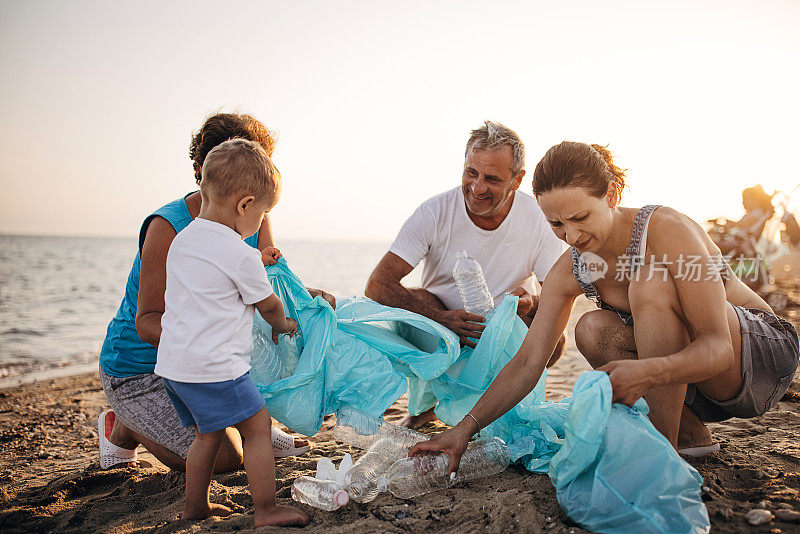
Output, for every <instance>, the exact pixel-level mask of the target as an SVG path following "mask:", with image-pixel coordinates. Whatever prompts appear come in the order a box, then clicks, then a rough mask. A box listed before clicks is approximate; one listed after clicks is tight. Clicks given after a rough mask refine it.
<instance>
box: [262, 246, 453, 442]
mask: <svg viewBox="0 0 800 534" xmlns="http://www.w3.org/2000/svg"><path fill="white" fill-rule="evenodd" d="M266 271H267V276H268V278H269V280H270V283H271V284H272V287H273V289H274V290H275V293H276V294H277V295H278V297H279V298H280V299H281V301H282V302H283V305H284V309H285V311H286V314H287V316H289V317H292V318H293V319H295V320H296V321H297V322H298V324H299V325H300V337H298V336H297V335H295V336H294V337H298V340H297V341H294V340H293V339H292V340H287V339H285V338H287V337H288V336H280V337H279V339H280V343H279V344H278V346H275V345H274V344H273V343H272V339H271V337H272V333H271V329H270V326H269V324H267V323H266V322H265V321H264V320H263V319H262V318H261V316H260V314H258V313H256V314H255V320H254V324H253V339H254V342H253V344H254V348H253V355H252V357H251V362H250V363H251V366H252V369H251V371H250V374H251V377H253V380H254V381H255V382H256V386H257V387H258V389H259V391H260V392H261V394H262V396H263V397H264V400H265V402H266V406H267V410H268V411H269V412H270V415H271V416H272V417H274V418H275V419H277V420H278V421H280V422H281V423H283V424H285V425H286V426H287V427H289V428H291V429H292V430H294V431H296V432H299V433H301V434H305V435H313V434H315V433H316V432H317V431H318V430H319V428H320V426H321V425H322V420H323V418H324V417H325V416H326V415H328V414H332V413H336V412H337V411H338V410H339V408H341V407H343V406H350V407H353V408H356V409H357V410H360V411H361V412H363V413H366V414H369V415H370V416H372V417H374V418H375V419H376V420H379V419H380V417H381V415H382V414H383V412H384V411H386V409H387V408H388V407H389V406H391V404H392V403H393V402H394V401H396V400H397V399H398V398H399V397H400V396H401V395H402V394H403V393H405V391H406V376H407V375H413V376H423V377H426V378H427V377H433V376H436V375H437V374H441V373H442V372H444V370H445V369H447V368H448V367H449V366H450V365H451V364H452V363H453V362H454V361H455V359H456V358H457V356H458V339H457V337H456V336H455V334H453V333H452V332H450V331H449V330H447V329H446V328H445V327H443V326H442V325H440V324H438V323H436V322H434V321H432V320H430V319H427V318H425V317H422V316H421V315H417V314H415V313H412V312H409V311H406V310H400V309H396V308H389V307H386V306H381V305H379V304H377V303H375V302H372V301H370V300H369V299H364V298H353V299H342V300H340V301H339V302H338V306H337V310H336V311H334V310H333V309H332V308H331V307H330V305H328V303H327V302H325V300H324V299H322V298H321V297H316V298H311V295H310V294H309V293H308V291H307V290H306V288H305V287H304V286H303V283H302V282H301V281H300V280H299V279H298V278H297V277H296V276H295V275H294V273H292V272H291V270H289V267H288V265H287V263H286V260H285V259H284V258H280V259H279V260H278V263H277V264H276V265H272V266H269V267H267V268H266ZM403 330H405V331H408V332H412V333H413V334H414V336H413V337H414V339H415V341H413V342H410V341H407V340H406V339H405V338H403V337H402V336H401V335H400V334H398V333H397V332H398V331H403ZM276 359H277V361H276ZM292 367H294V370H293V371H292V370H291V368H292Z"/></svg>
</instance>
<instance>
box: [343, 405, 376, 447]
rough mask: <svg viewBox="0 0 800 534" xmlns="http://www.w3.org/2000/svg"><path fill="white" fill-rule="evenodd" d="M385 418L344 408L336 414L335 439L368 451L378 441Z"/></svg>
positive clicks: (348, 407) (347, 407)
mask: <svg viewBox="0 0 800 534" xmlns="http://www.w3.org/2000/svg"><path fill="white" fill-rule="evenodd" d="M382 424H383V417H374V416H371V415H369V414H368V413H366V412H363V411H361V410H359V409H357V408H353V407H352V406H342V407H341V408H339V410H338V411H337V412H336V424H335V425H334V427H333V430H332V431H331V434H332V436H333V439H335V440H336V441H341V442H342V443H347V444H348V445H352V446H353V447H356V448H358V449H367V448H369V446H370V445H372V444H373V443H374V442H375V441H376V440H377V439H378V435H379V434H380V431H381V425H382Z"/></svg>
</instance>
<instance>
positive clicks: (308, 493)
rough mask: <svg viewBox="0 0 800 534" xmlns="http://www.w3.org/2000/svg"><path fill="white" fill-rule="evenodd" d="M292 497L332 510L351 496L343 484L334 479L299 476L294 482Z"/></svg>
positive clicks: (347, 500) (342, 504)
mask: <svg viewBox="0 0 800 534" xmlns="http://www.w3.org/2000/svg"><path fill="white" fill-rule="evenodd" d="M292 499H294V500H295V501H297V502H302V503H305V504H308V505H309V506H313V507H314V508H319V509H321V510H325V511H328V512H332V511H334V510H336V509H338V508H341V507H342V506H344V505H345V504H347V503H348V502H349V500H350V497H349V496H348V495H347V492H346V491H345V490H344V489H342V486H341V484H337V483H336V482H334V481H333V480H319V479H316V478H312V477H308V476H301V477H297V478H296V479H295V481H294V483H293V484H292Z"/></svg>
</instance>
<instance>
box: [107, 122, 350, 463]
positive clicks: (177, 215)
mask: <svg viewBox="0 0 800 534" xmlns="http://www.w3.org/2000/svg"><path fill="white" fill-rule="evenodd" d="M231 138H241V139H247V140H250V141H254V142H256V143H259V144H260V145H261V147H262V148H263V149H264V151H265V152H266V153H267V155H271V154H272V151H273V149H274V147H275V139H274V137H273V134H272V133H271V132H270V131H269V130H268V129H267V128H265V127H264V125H263V124H261V123H260V122H259V121H257V120H256V119H254V118H253V117H251V116H249V115H242V114H231V113H219V114H216V115H212V116H211V117H209V118H208V119H207V120H206V121H205V123H204V124H203V126H202V128H200V130H199V131H198V132H197V133H196V134H194V135H193V136H192V140H191V144H190V146H189V156H190V157H191V159H192V161H193V162H194V173H195V179H196V181H197V183H198V184H200V183H201V182H202V166H203V162H204V160H205V158H206V155H207V154H208V153H209V152H210V151H211V150H212V149H213V148H214V147H215V146H217V145H219V144H220V143H222V142H224V141H227V140H228V139H231ZM200 207H201V195H200V192H199V191H195V192H193V193H189V194H188V195H186V196H185V197H183V198H180V199H178V200H175V201H173V202H170V203H169V204H167V205H165V206H163V207H161V208H160V209H158V210H157V211H155V212H154V213H153V214H151V215H149V216H148V217H147V218H146V219H145V220H144V223H143V224H142V228H141V230H140V232H139V250H138V251H137V253H136V257H135V259H134V261H133V267H131V272H130V275H129V276H128V282H127V285H126V287H125V296H124V297H123V300H122V304H120V307H119V310H117V314H116V316H115V317H114V319H112V321H111V323H110V324H109V325H108V332H107V333H106V339H105V341H104V342H103V347H102V349H101V351H100V382H101V384H102V385H103V390H104V391H105V394H106V398H107V399H108V403H109V404H110V405H111V408H112V409H111V410H107V411H105V412H103V413H101V414H100V418H99V420H98V423H99V424H98V427H99V428H98V430H99V433H100V467H101V468H103V469H107V468H109V467H111V466H113V465H116V464H119V463H131V462H134V461H135V460H136V447H137V446H138V445H139V444H141V445H144V447H145V448H146V449H147V450H148V451H150V452H151V453H152V454H153V456H155V457H156V458H157V459H158V460H159V461H160V462H161V463H163V464H164V465H166V466H167V467H170V468H172V469H178V470H183V469H184V467H185V458H186V454H187V453H188V451H189V446H190V445H191V444H192V441H193V440H194V432H192V431H191V430H189V429H186V428H183V427H182V426H181V424H180V420H179V419H178V415H177V413H176V412H175V408H174V407H173V406H172V403H171V402H170V400H169V397H168V396H167V392H166V391H165V390H164V386H163V383H162V380H161V377H159V376H156V375H155V374H153V367H154V366H155V364H156V347H157V346H158V342H159V338H160V337H161V317H162V316H163V314H164V290H165V287H166V262H167V251H168V250H169V247H170V244H171V243H172V241H173V239H175V236H176V235H177V234H178V233H179V232H180V231H181V230H183V229H184V228H186V226H187V225H188V224H189V223H190V222H192V220H193V219H194V218H195V217H197V215H198V213H199V212H200ZM245 242H246V243H247V244H248V245H251V246H253V247H257V248H258V249H259V250H262V251H264V253H263V254H262V259H263V260H264V263H265V264H273V263H275V258H274V257H273V253H274V251H273V249H272V246H273V245H274V242H273V239H272V230H271V228H270V223H269V218H268V217H264V220H263V222H262V223H261V227H260V228H259V231H258V232H257V233H256V234H255V235H253V236H251V237H249V238H247V239H246V240H245ZM309 291H310V292H311V294H312V296H317V295H320V296H322V297H323V298H325V299H326V300H327V301H328V302H330V304H331V305H332V306H335V300H334V299H333V297H332V296H331V295H329V294H327V293H325V292H324V291H320V290H318V289H309ZM272 443H273V447H274V449H275V455H276V456H277V457H282V456H290V455H296V454H303V453H305V452H306V451H308V450H309V444H308V441H306V440H300V439H296V438H293V437H292V436H290V435H288V434H286V433H285V432H282V431H281V430H280V429H278V428H273V429H272ZM241 466H242V443H241V438H240V436H239V434H238V432H237V431H236V430H235V429H229V430H228V431H227V435H226V437H225V438H224V439H223V441H222V446H221V447H220V450H219V454H218V455H217V461H216V463H215V464H214V470H215V472H218V473H221V472H227V471H233V470H236V469H239V468H240V467H241Z"/></svg>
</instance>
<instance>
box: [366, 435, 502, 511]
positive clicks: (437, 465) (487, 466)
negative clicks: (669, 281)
mask: <svg viewBox="0 0 800 534" xmlns="http://www.w3.org/2000/svg"><path fill="white" fill-rule="evenodd" d="M449 466H450V455H448V454H439V455H436V456H431V455H419V456H415V457H413V458H403V459H401V460H398V461H396V462H395V463H394V464H393V465H392V467H390V468H389V471H387V473H386V477H385V480H381V481H379V483H378V489H379V490H380V491H384V490H385V489H388V490H389V491H391V492H392V495H394V496H395V497H397V498H400V499H410V498H412V497H417V496H418V495H423V494H425V493H428V492H430V491H435V490H438V489H443V488H447V487H449V486H451V485H453V484H457V483H459V482H464V481H467V480H473V479H476V478H482V477H486V476H489V475H494V474H497V473H500V472H502V471H504V470H505V469H506V468H507V467H508V449H507V448H506V444H505V443H503V440H501V439H500V438H487V439H479V440H477V441H474V442H472V443H470V444H469V446H468V447H467V450H466V452H464V456H462V457H461V464H460V465H459V467H458V471H457V472H456V476H455V478H453V479H452V480H451V479H450V475H449V473H448V468H449Z"/></svg>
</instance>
